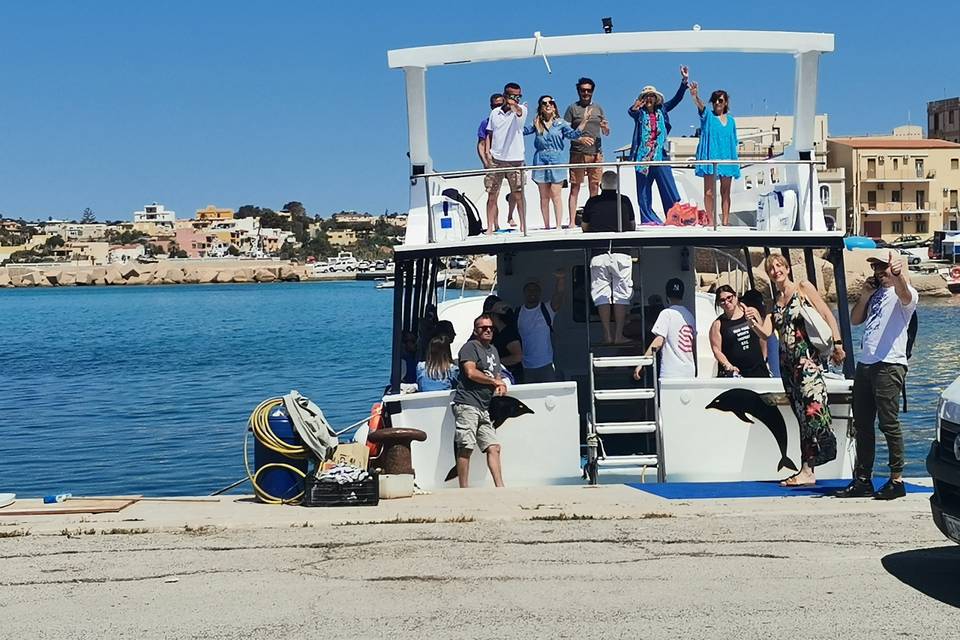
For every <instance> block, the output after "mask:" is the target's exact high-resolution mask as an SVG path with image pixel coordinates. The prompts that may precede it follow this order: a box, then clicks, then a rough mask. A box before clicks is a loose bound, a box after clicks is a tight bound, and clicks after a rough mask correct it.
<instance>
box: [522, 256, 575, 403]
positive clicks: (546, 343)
mask: <svg viewBox="0 0 960 640" xmlns="http://www.w3.org/2000/svg"><path fill="white" fill-rule="evenodd" d="M553 278H554V286H553V296H552V297H551V298H550V304H545V303H544V302H543V300H542V296H543V290H542V289H541V287H540V283H538V282H536V281H531V282H528V283H527V284H525V285H523V298H524V300H523V304H522V305H520V307H519V308H518V309H517V331H518V332H519V333H520V342H521V344H523V382H524V383H525V384H529V383H533V382H554V381H555V380H556V379H557V370H556V368H555V367H554V366H553V320H554V318H556V316H557V312H558V311H560V307H561V306H562V305H563V299H564V296H565V295H566V288H567V287H566V274H565V273H564V271H563V269H557V270H556V271H554V272H553Z"/></svg>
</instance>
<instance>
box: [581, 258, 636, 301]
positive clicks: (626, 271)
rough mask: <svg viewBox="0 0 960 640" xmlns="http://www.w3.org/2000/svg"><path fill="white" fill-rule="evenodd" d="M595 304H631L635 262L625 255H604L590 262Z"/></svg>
mask: <svg viewBox="0 0 960 640" xmlns="http://www.w3.org/2000/svg"><path fill="white" fill-rule="evenodd" d="M590 297H591V298H592V299H593V304H595V305H601V304H630V300H631V299H633V260H632V259H631V258H630V256H628V255H627V254H625V253H602V254H600V255H598V256H594V258H593V259H592V260H591V261H590Z"/></svg>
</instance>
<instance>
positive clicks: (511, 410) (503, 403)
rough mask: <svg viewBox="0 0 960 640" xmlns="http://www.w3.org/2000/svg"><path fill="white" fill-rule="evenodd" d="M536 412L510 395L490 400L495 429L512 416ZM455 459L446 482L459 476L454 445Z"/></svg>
mask: <svg viewBox="0 0 960 640" xmlns="http://www.w3.org/2000/svg"><path fill="white" fill-rule="evenodd" d="M527 413H534V411H533V409H531V408H530V407H528V406H527V405H525V404H523V403H522V402H520V401H519V400H517V399H516V398H512V397H510V396H493V398H492V399H491V400H490V422H492V423H493V428H494V429H499V428H500V427H501V426H502V425H503V423H504V422H506V421H507V420H508V419H510V418H519V417H520V416H522V415H524V414H527ZM453 461H454V465H453V467H452V468H451V469H450V471H448V472H447V477H446V478H444V479H443V481H444V482H447V481H448V480H453V479H454V478H456V477H457V465H456V461H457V447H456V445H454V447H453Z"/></svg>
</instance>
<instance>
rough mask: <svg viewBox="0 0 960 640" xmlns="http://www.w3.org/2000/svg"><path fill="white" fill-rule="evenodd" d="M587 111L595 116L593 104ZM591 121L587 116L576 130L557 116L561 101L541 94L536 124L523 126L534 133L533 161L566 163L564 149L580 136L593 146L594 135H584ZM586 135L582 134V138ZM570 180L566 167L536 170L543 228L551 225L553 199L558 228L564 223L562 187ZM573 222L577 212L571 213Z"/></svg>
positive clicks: (526, 132)
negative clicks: (558, 102) (569, 141)
mask: <svg viewBox="0 0 960 640" xmlns="http://www.w3.org/2000/svg"><path fill="white" fill-rule="evenodd" d="M587 112H588V113H589V115H592V110H591V107H587ZM588 120H589V117H588V115H585V116H584V118H583V121H582V122H581V123H580V126H579V127H578V128H576V129H574V128H573V127H571V126H570V124H569V123H568V122H567V121H566V120H564V119H563V118H561V117H559V116H558V115H557V103H556V102H554V101H553V98H551V97H550V96H540V99H539V100H538V101H537V115H536V117H535V118H534V119H533V124H532V125H527V126H525V127H524V128H523V135H525V136H529V135H533V136H534V138H533V147H534V149H535V151H534V153H533V164H535V165H551V164H563V163H564V159H563V150H564V148H565V147H566V142H565V140H576V139H577V138H580V139H581V140H582V141H583V142H584V143H585V144H588V145H592V144H593V138H591V137H590V136H584V135H583V128H584V127H585V126H586V125H587V121H588ZM581 136H582V137H581ZM566 179H567V170H566V169H535V170H534V172H533V181H534V182H536V183H537V187H539V189H540V213H541V214H542V215H543V228H544V229H549V228H550V203H551V202H553V211H554V213H555V214H556V216H557V228H560V226H561V224H562V223H563V209H562V205H561V202H560V189H561V187H562V185H563V181H564V180H566ZM570 220H571V224H572V221H573V215H572V214H571V216H570Z"/></svg>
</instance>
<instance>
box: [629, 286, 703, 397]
mask: <svg viewBox="0 0 960 640" xmlns="http://www.w3.org/2000/svg"><path fill="white" fill-rule="evenodd" d="M666 293H667V305H668V306H667V308H666V309H664V310H663V311H661V312H660V315H659V316H657V321H656V322H655V323H654V324H653V335H655V336H656V337H655V338H654V339H653V341H651V342H650V346H649V347H647V351H646V353H644V355H646V356H652V355H654V354H656V353H657V351H660V350H661V349H662V350H663V356H662V358H661V361H660V379H661V380H662V379H664V378H696V377H697V358H696V352H697V322H696V320H694V318H693V314H692V313H690V310H689V309H687V308H686V307H685V306H683V282H682V281H681V280H679V279H677V278H671V279H670V280H668V281H667V291H666ZM642 369H643V365H640V366H639V367H637V368H636V369H635V370H634V372H633V377H634V378H635V379H636V380H639V379H640V373H641V370H642Z"/></svg>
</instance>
